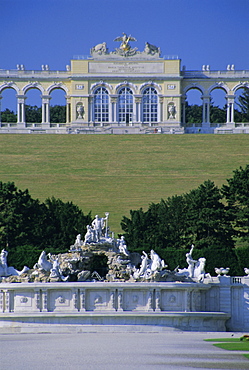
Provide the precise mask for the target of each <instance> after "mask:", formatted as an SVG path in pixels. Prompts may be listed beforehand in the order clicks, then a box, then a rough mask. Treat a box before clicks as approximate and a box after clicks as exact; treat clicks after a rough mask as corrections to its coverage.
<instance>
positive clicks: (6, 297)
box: [2, 289, 14, 312]
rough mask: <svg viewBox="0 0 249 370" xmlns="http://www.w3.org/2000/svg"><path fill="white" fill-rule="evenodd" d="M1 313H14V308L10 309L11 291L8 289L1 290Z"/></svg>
mask: <svg viewBox="0 0 249 370" xmlns="http://www.w3.org/2000/svg"><path fill="white" fill-rule="evenodd" d="M2 293H3V295H2V299H3V301H2V310H3V311H2V312H14V307H12V308H11V304H10V302H11V300H10V295H11V291H10V290H9V289H3V290H2ZM12 294H13V291H12Z"/></svg>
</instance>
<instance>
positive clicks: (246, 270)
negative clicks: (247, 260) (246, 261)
mask: <svg viewBox="0 0 249 370" xmlns="http://www.w3.org/2000/svg"><path fill="white" fill-rule="evenodd" d="M244 271H245V273H246V275H247V276H249V268H247V267H245V268H244Z"/></svg>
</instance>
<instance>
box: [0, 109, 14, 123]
mask: <svg viewBox="0 0 249 370" xmlns="http://www.w3.org/2000/svg"><path fill="white" fill-rule="evenodd" d="M16 120H17V114H16V113H14V112H13V110H10V109H8V108H6V109H5V110H4V111H3V112H1V122H12V123H13V122H16Z"/></svg>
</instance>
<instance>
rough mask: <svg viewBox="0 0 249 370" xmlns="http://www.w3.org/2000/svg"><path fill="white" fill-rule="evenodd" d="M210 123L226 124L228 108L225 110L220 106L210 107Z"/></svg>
mask: <svg viewBox="0 0 249 370" xmlns="http://www.w3.org/2000/svg"><path fill="white" fill-rule="evenodd" d="M210 122H211V123H225V122H226V107H224V108H223V109H221V108H219V107H218V106H214V105H213V104H212V103H211V105H210Z"/></svg>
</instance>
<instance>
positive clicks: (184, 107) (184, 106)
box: [181, 95, 186, 125]
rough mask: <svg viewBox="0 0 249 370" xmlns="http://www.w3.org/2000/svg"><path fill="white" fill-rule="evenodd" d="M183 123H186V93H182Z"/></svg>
mask: <svg viewBox="0 0 249 370" xmlns="http://www.w3.org/2000/svg"><path fill="white" fill-rule="evenodd" d="M181 104H182V124H183V125H186V95H182V101H181Z"/></svg>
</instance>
